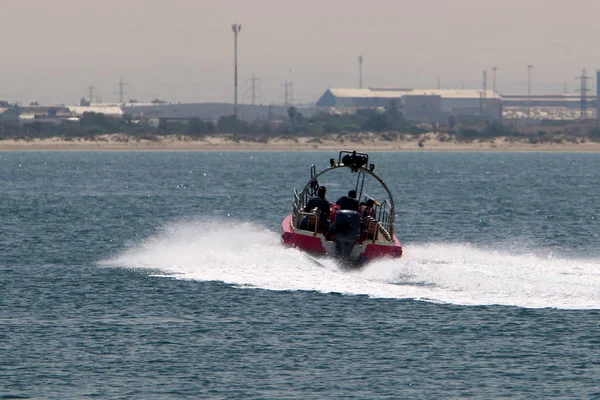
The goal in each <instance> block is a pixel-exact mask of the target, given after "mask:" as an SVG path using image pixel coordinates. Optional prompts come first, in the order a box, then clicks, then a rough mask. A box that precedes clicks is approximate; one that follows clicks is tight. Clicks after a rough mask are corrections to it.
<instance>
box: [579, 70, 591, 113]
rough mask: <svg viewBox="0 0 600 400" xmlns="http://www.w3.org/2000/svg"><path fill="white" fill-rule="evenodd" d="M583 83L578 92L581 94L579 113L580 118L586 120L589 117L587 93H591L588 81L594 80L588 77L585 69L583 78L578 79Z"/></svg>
mask: <svg viewBox="0 0 600 400" xmlns="http://www.w3.org/2000/svg"><path fill="white" fill-rule="evenodd" d="M575 79H578V80H580V81H581V88H580V89H579V90H578V91H579V92H581V105H580V111H579V118H582V119H583V118H585V117H586V116H587V92H589V91H590V89H588V81H589V80H591V79H592V77H590V76H586V73H585V68H584V69H583V71H581V76H578V77H576V78H575Z"/></svg>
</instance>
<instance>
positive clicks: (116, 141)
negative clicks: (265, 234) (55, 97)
mask: <svg viewBox="0 0 600 400" xmlns="http://www.w3.org/2000/svg"><path fill="white" fill-rule="evenodd" d="M419 142H422V145H423V146H422V147H420V146H419ZM340 149H351V150H357V151H397V152H403V151H407V152H409V151H420V152H423V151H438V152H479V151H489V152H534V151H543V152H600V142H592V141H589V140H580V141H578V142H577V143H573V142H568V141H563V142H562V143H555V142H546V143H530V142H529V140H528V139H524V138H519V139H515V138H495V139H493V140H478V139H476V140H473V141H470V142H467V141H456V140H448V138H446V137H443V136H440V135H438V134H433V133H429V134H424V135H419V136H415V137H401V138H400V139H396V140H391V141H390V140H384V139H382V138H380V137H377V136H376V135H374V134H369V133H364V134H348V135H344V136H334V137H327V138H311V137H298V138H271V139H268V140H265V139H263V140H257V141H251V140H240V139H237V138H236V137H234V136H232V135H218V136H210V137H204V138H201V139H193V138H190V137H188V136H184V135H171V136H161V137H158V138H156V140H145V139H138V138H134V137H128V136H127V135H123V134H110V135H102V136H96V137H93V138H87V139H83V138H74V139H64V138H46V139H21V140H14V139H5V140H0V151H339V150H340Z"/></svg>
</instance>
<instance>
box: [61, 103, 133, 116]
mask: <svg viewBox="0 0 600 400" xmlns="http://www.w3.org/2000/svg"><path fill="white" fill-rule="evenodd" d="M67 108H68V109H69V111H70V112H71V114H72V115H73V116H76V117H80V116H82V115H83V113H86V112H87V113H96V114H104V115H105V116H107V117H115V118H119V117H122V116H123V114H124V113H123V110H122V109H121V107H119V106H113V105H102V104H94V105H91V106H68V107H67Z"/></svg>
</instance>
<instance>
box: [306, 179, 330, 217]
mask: <svg viewBox="0 0 600 400" xmlns="http://www.w3.org/2000/svg"><path fill="white" fill-rule="evenodd" d="M325 193H327V188H326V187H325V186H320V187H319V189H318V190H317V195H316V196H315V197H311V198H310V200H308V203H306V206H305V207H304V212H310V211H312V210H313V209H314V208H318V209H319V210H320V211H321V214H322V215H323V216H324V217H325V218H329V213H330V212H331V211H330V204H329V202H328V201H327V199H326V198H325Z"/></svg>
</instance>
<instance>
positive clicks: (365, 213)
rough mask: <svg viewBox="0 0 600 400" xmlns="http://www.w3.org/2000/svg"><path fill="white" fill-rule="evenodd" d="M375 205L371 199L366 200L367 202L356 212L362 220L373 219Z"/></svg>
mask: <svg viewBox="0 0 600 400" xmlns="http://www.w3.org/2000/svg"><path fill="white" fill-rule="evenodd" d="M374 205H375V201H374V200H373V199H369V200H367V202H366V203H365V204H364V205H362V206H360V208H359V209H358V212H359V213H360V216H361V217H363V218H367V217H369V218H373V219H375V208H374V207H373V206H374Z"/></svg>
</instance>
